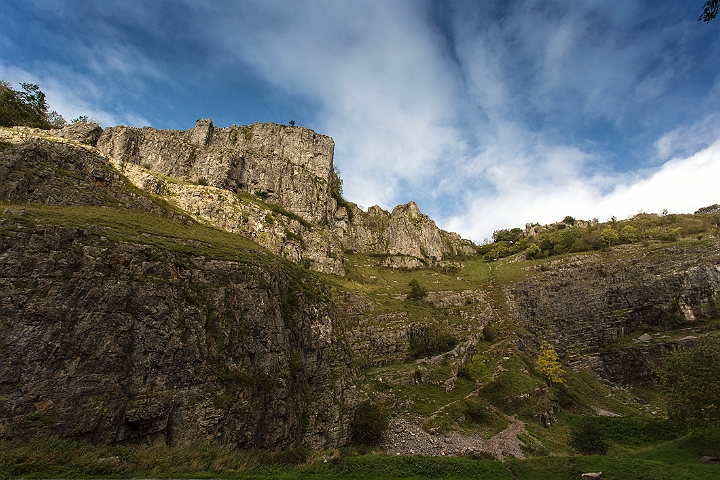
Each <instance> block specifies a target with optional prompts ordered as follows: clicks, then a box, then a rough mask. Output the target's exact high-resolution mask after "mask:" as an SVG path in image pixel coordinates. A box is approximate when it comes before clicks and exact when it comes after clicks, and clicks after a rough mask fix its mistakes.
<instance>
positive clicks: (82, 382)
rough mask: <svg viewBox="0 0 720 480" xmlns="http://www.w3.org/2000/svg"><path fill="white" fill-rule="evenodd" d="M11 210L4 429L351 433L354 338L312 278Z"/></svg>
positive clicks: (3, 306)
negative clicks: (350, 349) (341, 333)
mask: <svg viewBox="0 0 720 480" xmlns="http://www.w3.org/2000/svg"><path fill="white" fill-rule="evenodd" d="M0 213H2V212H0ZM23 215H25V216H24V217H23ZM2 217H4V219H3V220H2V225H1V226H2V232H3V234H2V236H0V252H1V253H0V291H1V292H2V294H1V295H0V438H24V437H28V436H55V437H71V438H77V439H85V440H88V441H92V442H105V443H118V442H120V443H123V442H163V443H167V444H169V445H226V446H234V447H242V448H287V447H293V446H299V445H307V446H310V447H313V448H328V447H335V446H338V445H342V444H345V443H347V441H348V438H349V435H350V432H349V426H348V425H349V418H348V417H349V413H348V411H349V410H351V408H352V405H353V402H354V393H353V388H352V387H351V386H350V385H349V384H348V381H349V379H350V378H351V377H350V375H349V374H348V373H349V372H348V368H349V367H348V365H349V360H348V358H347V354H346V353H345V352H346V351H347V349H346V347H345V346H344V344H343V343H342V342H340V340H339V339H338V332H337V330H336V328H337V325H336V323H337V318H336V313H335V310H334V307H333V305H332V304H331V303H330V302H329V301H327V300H323V299H322V296H320V297H318V296H317V294H316V293H313V292H315V291H316V290H317V289H318V288H320V289H321V288H322V287H321V286H319V285H313V284H312V280H311V279H307V278H297V277H295V278H294V277H293V276H292V275H291V274H289V273H288V272H291V271H288V270H286V268H287V267H283V268H279V266H272V264H270V265H266V266H254V265H248V264H244V263H242V262H238V261H224V260H213V259H209V258H204V257H197V256H191V255H179V254H174V253H172V252H170V251H168V250H164V249H160V248H157V247H153V246H151V245H145V244H138V243H128V242H116V241H111V240H108V239H107V238H106V237H105V236H104V235H106V232H105V230H102V229H97V230H96V229H92V228H90V229H81V228H66V227H59V226H53V225H45V224H39V223H38V224H36V225H35V226H34V227H33V226H32V225H31V222H32V217H28V215H27V212H26V213H25V214H23V212H21V211H17V210H12V211H8V212H5V213H4V214H2ZM168 241H171V239H168ZM298 282H300V283H298ZM307 292H310V293H307Z"/></svg>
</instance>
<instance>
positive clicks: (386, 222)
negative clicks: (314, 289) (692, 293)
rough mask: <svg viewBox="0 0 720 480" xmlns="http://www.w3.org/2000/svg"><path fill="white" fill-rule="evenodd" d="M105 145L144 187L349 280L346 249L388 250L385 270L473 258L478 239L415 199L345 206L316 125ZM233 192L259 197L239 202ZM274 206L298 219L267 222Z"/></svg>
mask: <svg viewBox="0 0 720 480" xmlns="http://www.w3.org/2000/svg"><path fill="white" fill-rule="evenodd" d="M98 149H99V150H100V152H102V153H103V154H105V155H107V156H108V158H109V159H110V160H111V162H112V163H113V165H115V166H116V167H117V168H118V169H119V170H120V171H121V172H123V173H124V174H125V175H127V176H128V178H130V179H131V181H133V183H134V184H135V185H137V186H138V187H140V188H143V189H145V190H147V191H151V192H153V193H155V194H158V195H163V196H166V197H167V198H168V200H170V201H173V202H174V203H177V204H178V206H180V207H181V208H183V209H185V210H187V211H189V212H190V213H191V214H193V215H195V216H196V217H197V218H199V219H202V220H204V221H208V222H210V223H212V224H214V225H217V226H219V227H221V228H223V229H225V230H228V231H232V232H234V233H238V234H240V235H243V236H246V237H248V238H251V239H252V240H254V241H256V242H258V243H260V244H261V245H263V246H264V247H266V248H268V249H270V250H271V251H273V252H274V253H277V254H280V255H283V256H285V257H286V258H289V259H291V260H292V261H294V262H296V263H302V262H305V263H307V265H308V266H309V267H310V268H312V269H313V270H317V271H321V272H325V273H333V274H336V275H342V274H343V273H344V270H343V267H342V264H343V251H344V250H348V249H350V250H354V251H359V252H364V253H380V254H387V255H388V258H387V261H386V263H387V266H390V267H405V268H415V267H420V266H424V265H427V264H428V263H433V262H439V261H442V260H443V259H444V258H446V257H452V258H456V257H463V256H471V255H474V254H475V250H474V247H473V244H472V242H470V241H469V240H463V239H462V238H460V236H459V235H457V234H453V233H448V232H444V231H442V230H440V229H439V228H438V227H437V226H436V225H435V222H433V221H432V220H431V219H430V218H429V217H428V216H427V215H424V214H422V213H421V212H420V210H419V208H418V206H417V205H416V204H415V203H414V202H410V203H408V204H406V205H398V206H397V207H395V209H394V210H393V211H392V213H389V212H387V211H385V210H382V209H381V208H380V207H377V206H375V207H371V208H370V209H369V210H368V211H367V212H363V211H362V210H360V209H359V208H358V207H357V206H356V205H354V204H352V203H349V202H344V201H343V202H342V203H343V205H340V206H338V201H337V199H336V198H334V197H333V194H332V182H333V181H335V173H334V171H333V153H334V143H333V141H332V139H331V138H329V137H326V136H324V135H318V134H317V133H315V132H313V131H312V130H309V129H305V128H301V127H285V126H282V125H276V124H261V123H256V124H254V125H251V126H243V127H238V126H236V125H233V126H231V127H227V128H216V127H215V126H214V125H213V123H212V122H211V121H210V120H198V122H197V123H196V125H195V126H194V127H193V128H192V129H190V130H188V131H179V130H155V129H152V128H149V127H145V128H141V129H139V128H132V127H111V128H107V129H105V131H104V132H103V134H102V136H101V137H100V139H99V141H98ZM163 177H164V178H163ZM167 177H171V179H178V180H182V181H183V182H185V183H184V184H183V183H177V182H173V181H172V180H171V181H168V179H167ZM193 183H194V184H195V185H191V184H193ZM197 184H202V185H208V186H210V187H215V188H217V189H221V190H226V191H229V192H228V193H229V194H230V195H228V194H222V193H218V192H213V191H210V192H208V191H207V189H205V190H204V189H202V188H198V185H197ZM236 194H251V195H253V196H254V200H253V198H248V197H245V198H244V199H241V201H238V199H237V198H235V197H233V195H236ZM220 197H222V198H223V201H222V202H221V201H218V200H217V199H218V198H220ZM258 199H263V200H264V202H261V203H259V202H258V201H257V200H258ZM242 200H244V201H242ZM223 202H228V203H229V204H232V205H229V204H228V203H223ZM263 204H265V205H263ZM273 204H277V205H280V206H282V207H283V209H285V210H287V211H288V212H290V213H291V214H293V215H297V216H299V217H300V220H301V221H300V222H297V221H296V222H294V223H293V222H292V221H284V220H283V221H280V222H279V223H278V224H277V225H274V224H275V222H274V221H272V222H271V221H265V219H266V218H267V217H268V215H275V213H278V212H277V210H273V208H272V207H270V206H269V205H273ZM258 205H259V208H258ZM276 217H277V216H276ZM286 217H287V216H286ZM290 220H292V219H290ZM273 225H274V226H273Z"/></svg>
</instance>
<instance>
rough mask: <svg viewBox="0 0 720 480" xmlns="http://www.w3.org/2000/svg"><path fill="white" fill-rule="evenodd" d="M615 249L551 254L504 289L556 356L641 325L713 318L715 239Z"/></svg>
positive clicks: (717, 284)
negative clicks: (538, 269) (544, 265)
mask: <svg viewBox="0 0 720 480" xmlns="http://www.w3.org/2000/svg"><path fill="white" fill-rule="evenodd" d="M709 242H712V243H713V245H712V246H708V245H705V244H702V243H700V242H698V244H697V246H696V247H693V245H692V244H685V245H683V246H657V247H655V248H653V250H652V251H651V253H649V252H648V251H646V250H645V249H647V247H643V246H642V245H629V246H626V247H622V248H617V249H616V250H615V251H614V252H615V253H614V255H615V257H614V258H613V257H610V256H609V255H600V254H591V255H587V254H586V255H582V256H578V257H569V258H565V259H559V260H557V261H554V262H551V263H549V264H547V268H549V270H548V271H544V272H538V273H537V274H536V275H535V276H533V277H531V278H530V279H528V280H525V281H523V282H520V283H517V284H515V285H514V286H512V287H511V288H509V289H508V290H507V294H508V298H509V300H510V302H509V303H510V307H511V309H512V311H513V313H514V315H516V316H517V318H518V319H520V320H521V321H522V322H523V323H524V324H525V325H526V326H527V328H528V329H529V330H530V331H531V332H533V333H534V334H536V335H537V336H538V337H539V338H541V339H546V340H548V341H549V342H550V343H551V344H553V346H554V347H555V349H556V350H557V351H558V353H560V354H582V353H587V352H594V351H597V350H599V349H601V348H603V347H605V346H607V345H608V344H610V343H612V342H613V341H615V340H617V339H618V338H620V337H622V336H625V335H628V334H631V333H633V332H636V331H638V330H640V331H639V332H638V333H637V334H636V336H639V334H640V333H643V331H642V328H643V327H644V326H663V325H664V326H670V325H673V324H674V323H675V324H676V323H678V322H681V321H687V322H692V321H693V320H695V319H696V318H700V317H712V316H714V315H717V309H718V308H720V305H717V303H716V302H717V294H718V291H720V243H719V242H718V241H717V240H709Z"/></svg>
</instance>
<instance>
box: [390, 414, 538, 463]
mask: <svg viewBox="0 0 720 480" xmlns="http://www.w3.org/2000/svg"><path fill="white" fill-rule="evenodd" d="M507 419H508V421H509V422H510V425H508V427H507V428H506V429H505V430H503V431H502V432H500V433H498V434H497V435H495V436H493V437H492V438H490V439H489V440H485V439H484V438H482V437H479V436H467V435H462V434H460V433H457V432H453V433H449V434H431V433H428V432H426V431H424V430H423V429H422V427H421V425H422V419H411V420H408V419H400V418H396V419H393V420H392V421H391V422H390V428H389V429H388V433H387V436H386V439H385V441H384V443H383V444H382V447H383V448H384V449H385V450H386V451H387V452H388V453H391V454H400V455H432V456H445V455H468V454H473V453H475V454H477V453H482V452H486V453H489V454H491V455H492V456H493V457H495V458H497V459H498V460H502V459H504V458H505V457H509V456H512V457H516V458H525V455H524V454H523V452H522V450H521V449H520V446H521V445H523V443H522V442H521V441H520V439H519V438H518V436H519V435H523V434H525V435H527V434H528V432H527V430H525V424H524V423H523V422H521V421H520V420H518V419H517V418H515V417H507Z"/></svg>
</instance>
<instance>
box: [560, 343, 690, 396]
mask: <svg viewBox="0 0 720 480" xmlns="http://www.w3.org/2000/svg"><path fill="white" fill-rule="evenodd" d="M699 341H700V338H699V337H696V336H687V337H683V338H679V339H677V340H673V341H666V342H661V343H657V344H653V345H637V346H631V347H625V348H621V349H617V350H610V351H605V352H598V353H591V354H588V355H583V356H579V357H577V358H576V360H575V361H573V362H572V364H571V367H572V368H573V369H575V370H583V369H586V370H590V371H591V372H592V373H593V375H595V376H596V377H598V378H600V379H602V380H605V381H606V382H610V383H613V384H616V385H630V384H644V385H650V386H657V376H656V375H655V372H656V370H657V369H658V368H659V367H660V366H661V365H662V361H663V359H664V358H665V356H666V355H668V354H670V353H672V352H675V351H677V350H679V349H686V348H690V347H693V346H695V345H697V344H698V343H699Z"/></svg>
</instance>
